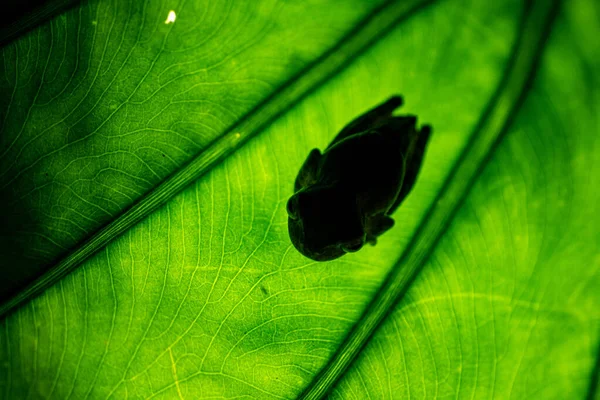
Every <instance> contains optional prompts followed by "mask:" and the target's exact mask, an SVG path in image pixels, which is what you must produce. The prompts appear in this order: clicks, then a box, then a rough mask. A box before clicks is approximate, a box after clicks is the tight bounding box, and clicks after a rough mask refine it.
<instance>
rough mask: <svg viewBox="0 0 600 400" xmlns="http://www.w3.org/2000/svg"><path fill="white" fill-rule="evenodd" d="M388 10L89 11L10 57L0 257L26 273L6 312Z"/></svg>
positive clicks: (252, 6)
mask: <svg viewBox="0 0 600 400" xmlns="http://www.w3.org/2000/svg"><path fill="white" fill-rule="evenodd" d="M377 4H378V2H365V1H361V0H356V1H350V2H344V4H343V5H339V7H337V10H338V12H336V13H326V12H324V10H327V9H328V8H330V7H331V4H328V3H327V2H321V3H319V4H311V3H310V2H303V3H302V2H300V3H298V2H295V3H294V4H289V3H286V2H281V1H273V0H263V1H256V2H251V3H244V4H238V5H234V4H232V3H228V2H206V1H199V0H198V1H188V2H181V4H179V3H168V2H163V1H147V2H139V1H135V0H130V1H104V0H92V1H89V2H86V3H84V4H82V5H81V6H80V7H78V8H76V9H74V10H71V11H69V12H67V13H65V14H63V15H61V16H59V17H58V18H56V19H54V20H52V21H51V22H49V23H47V24H45V25H43V26H42V27H40V28H39V29H37V30H35V31H33V32H31V33H29V34H28V35H26V36H24V37H23V38H21V39H20V40H18V41H16V42H13V43H12V44H10V45H8V46H7V47H5V48H3V49H2V58H3V63H2V64H0V68H1V71H0V76H1V77H3V79H0V90H1V91H2V93H3V96H2V97H1V100H0V101H1V103H0V110H1V111H0V112H1V114H0V121H2V122H1V128H0V133H1V136H0V199H1V205H2V212H1V214H0V215H1V216H0V237H1V238H2V241H1V244H0V257H1V258H2V259H3V260H4V263H5V264H13V265H19V268H18V269H17V268H12V269H4V270H3V273H2V279H0V299H2V300H6V299H8V298H9V297H11V296H13V295H15V293H16V291H18V290H20V289H22V287H23V286H25V285H26V284H30V283H31V282H33V281H34V280H35V279H36V278H38V277H39V276H40V275H42V274H43V273H44V272H45V271H47V270H48V269H52V268H53V267H54V266H55V265H56V264H60V262H61V260H62V259H65V258H68V257H69V255H70V254H72V253H73V252H74V249H77V248H78V247H81V243H83V242H84V241H85V240H86V239H89V238H92V237H93V235H94V234H95V233H96V232H97V231H98V229H100V228H101V227H103V226H105V225H106V224H108V223H109V222H111V221H114V220H116V219H118V217H119V215H120V214H121V213H122V212H123V211H124V210H126V209H128V208H129V207H130V206H131V205H132V204H134V203H136V202H137V203H139V202H140V201H141V202H143V199H144V197H145V196H147V195H148V193H149V192H150V191H151V190H152V189H154V188H156V187H157V186H159V183H160V182H161V181H162V180H163V179H164V178H166V177H167V176H169V175H171V174H172V173H174V172H177V171H178V170H180V169H181V168H182V167H183V166H184V165H186V163H188V162H190V160H192V159H194V157H195V156H196V155H197V154H198V153H202V152H203V150H206V149H207V148H208V145H209V144H210V143H211V142H213V141H214V140H215V139H217V138H219V137H221V136H222V135H223V134H224V133H225V132H226V130H227V129H228V128H229V127H230V126H232V125H234V124H235V123H236V122H238V121H239V120H240V118H241V117H242V116H244V115H246V114H247V113H248V112H250V110H252V109H253V108H255V107H257V106H260V104H261V102H262V101H263V100H265V99H266V98H267V97H268V96H270V95H271V94H272V93H273V92H274V91H276V90H277V89H278V88H280V87H281V86H282V85H284V84H285V83H286V81H288V80H289V79H290V78H291V77H293V76H294V75H295V74H296V73H297V72H298V71H300V70H301V69H302V68H304V67H306V66H307V65H308V64H309V63H311V62H313V61H314V60H315V59H316V58H318V57H319V56H321V54H322V53H324V52H325V51H326V50H328V49H329V48H330V47H332V46H333V45H334V44H335V43H337V42H338V41H339V40H340V39H341V38H342V37H343V36H344V35H345V34H346V33H347V32H348V31H350V30H351V29H352V28H353V27H354V25H355V24H357V22H358V21H359V20H361V18H364V17H365V16H366V15H368V14H369V12H370V11H371V9H372V8H374V7H375V6H376V5H377ZM171 11H173V12H174V15H175V21H174V22H170V21H169V20H168V16H169V15H170V12H171ZM306 15H312V17H310V18H306ZM292 22H293V23H292Z"/></svg>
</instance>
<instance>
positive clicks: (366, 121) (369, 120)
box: [325, 96, 402, 151]
mask: <svg viewBox="0 0 600 400" xmlns="http://www.w3.org/2000/svg"><path fill="white" fill-rule="evenodd" d="M401 105H402V97H400V96H392V97H390V98H389V99H388V100H387V101H385V102H384V103H382V104H380V105H378V106H377V107H375V108H373V109H372V110H370V111H367V112H366V113H364V114H362V115H361V116H360V117H358V118H356V119H354V120H353V121H352V122H350V123H349V124H348V125H346V126H345V127H344V129H342V130H341V131H340V133H338V135H337V136H336V137H335V139H334V140H333V141H332V142H331V143H330V144H329V146H327V148H326V149H325V151H327V150H328V149H329V148H330V147H332V146H333V145H335V144H336V143H338V142H340V141H341V140H343V139H345V138H347V137H348V136H352V135H354V134H357V133H361V132H364V131H367V130H369V129H371V128H372V127H374V126H376V125H377V124H379V123H380V122H382V121H383V120H386V119H388V118H390V117H391V116H392V112H393V111H394V110H395V109H396V108H398V107H400V106H401Z"/></svg>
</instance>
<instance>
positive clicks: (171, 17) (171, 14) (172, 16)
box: [165, 10, 177, 24]
mask: <svg viewBox="0 0 600 400" xmlns="http://www.w3.org/2000/svg"><path fill="white" fill-rule="evenodd" d="M175 18H177V15H176V14H175V11H173V10H171V11H169V15H167V20H166V21H165V24H170V23H173V22H175Z"/></svg>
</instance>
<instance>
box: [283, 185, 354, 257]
mask: <svg viewBox="0 0 600 400" xmlns="http://www.w3.org/2000/svg"><path fill="white" fill-rule="evenodd" d="M287 213H288V216H289V219H288V229H289V233H290V238H291V239H292V243H293V244H294V247H296V249H297V250H298V251H299V252H300V253H302V254H303V255H304V256H306V257H308V258H310V259H313V260H315V261H329V260H333V259H335V258H338V257H341V256H343V255H344V254H346V253H349V252H355V251H358V250H360V249H361V248H362V246H363V245H364V243H365V230H364V227H363V224H364V221H363V218H362V215H361V213H360V211H359V209H358V206H357V204H356V199H355V196H354V195H352V194H350V193H348V192H347V191H345V190H343V189H339V188H337V187H334V186H319V187H317V186H310V187H307V188H305V189H302V190H301V191H299V192H297V193H296V194H294V195H293V196H292V197H291V198H290V199H289V201H288V203H287Z"/></svg>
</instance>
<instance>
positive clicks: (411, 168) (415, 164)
mask: <svg viewBox="0 0 600 400" xmlns="http://www.w3.org/2000/svg"><path fill="white" fill-rule="evenodd" d="M430 136H431V127H430V126H429V125H424V126H423V127H422V128H421V130H420V131H419V133H418V138H417V143H416V146H415V149H414V152H413V155H412V157H411V158H410V159H409V160H407V162H406V172H405V174H404V181H403V182H402V189H400V193H399V194H398V197H397V198H396V201H395V202H394V204H392V206H391V207H390V209H389V211H388V212H387V214H388V215H389V214H391V213H393V212H394V211H396V209H397V208H398V206H399V205H400V203H402V201H403V200H404V199H405V198H406V196H408V194H409V193H410V191H411V190H412V188H413V186H414V185H415V182H416V180H417V175H419V170H420V169H421V164H422V163H423V154H425V148H426V147H427V142H428V141H429V137H430Z"/></svg>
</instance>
